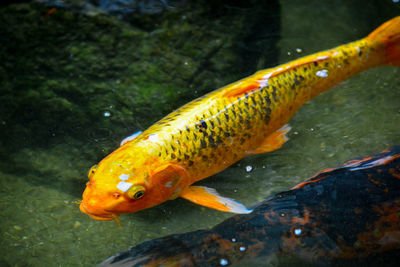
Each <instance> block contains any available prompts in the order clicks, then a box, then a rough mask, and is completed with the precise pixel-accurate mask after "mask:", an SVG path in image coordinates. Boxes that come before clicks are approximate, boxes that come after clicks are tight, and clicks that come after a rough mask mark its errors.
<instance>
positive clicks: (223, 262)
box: [219, 259, 228, 266]
mask: <svg viewBox="0 0 400 267" xmlns="http://www.w3.org/2000/svg"><path fill="white" fill-rule="evenodd" d="M219 264H221V265H222V266H226V265H228V260H226V259H220V260H219Z"/></svg>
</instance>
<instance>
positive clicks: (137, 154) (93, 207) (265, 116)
mask: <svg viewBox="0 0 400 267" xmlns="http://www.w3.org/2000/svg"><path fill="white" fill-rule="evenodd" d="M385 64H389V65H396V66H400V17H396V18H394V19H392V20H390V21H388V22H386V23H384V24H383V25H381V26H380V27H379V28H377V29H376V30H375V31H373V32H372V33H371V34H370V35H368V36H367V37H366V38H364V39H361V40H359V41H355V42H352V43H349V44H346V45H342V46H339V47H336V48H334V49H331V50H327V51H323V52H319V53H316V54H313V55H309V56H306V57H303V58H300V59H297V60H294V61H292V62H289V63H286V64H283V65H280V66H278V67H275V68H271V69H266V70H261V71H258V72H256V73H255V74H254V75H252V76H250V77H248V78H245V79H242V80H240V81H237V82H235V83H232V84H230V85H228V86H225V87H223V88H220V89H218V90H215V91H213V92H211V93H209V94H207V95H205V96H203V97H200V98H198V99H195V100H193V101H192V102H189V103H188V104H186V105H184V106H183V107H181V108H179V109H177V110H176V111H174V112H172V113H170V114H169V115H167V116H166V117H165V118H163V119H162V120H160V121H158V122H157V123H155V124H154V125H152V126H151V127H150V128H148V129H147V130H146V131H144V132H139V133H136V134H134V135H132V136H130V137H127V138H126V139H124V140H123V141H122V142H121V146H120V147H119V148H118V149H117V150H115V151H114V152H112V153H111V154H110V155H108V156H107V157H106V158H104V159H103V160H102V161H101V162H100V163H99V164H98V165H95V166H93V167H92V168H91V169H90V171H89V174H88V177H89V182H88V183H87V186H86V189H85V191H84V193H83V200H82V202H81V204H80V210H81V211H82V212H83V213H86V214H88V215H89V216H90V217H92V218H94V219H97V220H112V219H115V220H117V219H116V218H117V217H118V215H119V214H121V213H129V212H136V211H139V210H143V209H147V208H150V207H153V206H155V205H158V204H160V203H163V202H165V201H167V200H171V199H175V198H177V197H181V198H184V199H187V200H189V201H192V202H194V203H197V204H199V205H203V206H206V207H209V208H214V209H217V210H221V211H227V212H233V213H249V212H251V210H249V209H247V208H246V207H245V206H244V205H242V204H241V203H238V202H236V201H234V200H232V199H230V198H226V197H223V196H221V195H219V194H218V193H217V192H216V191H215V190H214V189H211V188H207V187H202V186H192V184H193V183H195V182H197V181H199V180H202V179H204V178H206V177H209V176H211V175H213V174H216V173H218V172H220V171H222V170H224V169H225V168H227V167H228V166H230V165H232V164H233V163H235V162H237V161H239V160H240V159H242V158H243V157H246V156H248V155H254V154H259V153H265V152H269V151H273V150H276V149H278V148H280V147H281V146H282V145H283V144H284V143H285V142H286V141H287V140H288V138H287V136H286V134H287V132H288V131H289V130H290V127H289V126H288V125H287V124H286V123H287V122H288V121H289V119H290V118H291V117H292V116H293V114H294V113H295V112H296V111H297V110H298V109H299V108H300V107H301V106H302V105H303V104H304V103H305V102H307V101H308V100H310V99H311V98H313V97H315V96H316V95H318V94H320V93H321V92H323V91H326V90H328V89H329V88H331V87H332V86H334V85H336V84H338V83H339V82H341V81H343V80H345V79H347V78H349V77H351V76H353V75H355V74H356V73H359V72H361V71H363V70H366V69H369V68H372V67H375V66H380V65H385Z"/></svg>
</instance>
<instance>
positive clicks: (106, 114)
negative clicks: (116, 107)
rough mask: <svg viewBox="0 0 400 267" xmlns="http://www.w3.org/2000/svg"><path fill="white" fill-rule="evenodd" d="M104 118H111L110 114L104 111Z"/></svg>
mask: <svg viewBox="0 0 400 267" xmlns="http://www.w3.org/2000/svg"><path fill="white" fill-rule="evenodd" d="M103 115H104V117H110V116H111V112H109V111H106V112H104V113H103Z"/></svg>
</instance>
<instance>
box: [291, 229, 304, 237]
mask: <svg viewBox="0 0 400 267" xmlns="http://www.w3.org/2000/svg"><path fill="white" fill-rule="evenodd" d="M293 232H294V234H295V235H301V234H302V232H303V230H301V228H295V229H294V231H293Z"/></svg>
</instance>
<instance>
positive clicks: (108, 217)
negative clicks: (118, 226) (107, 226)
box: [79, 201, 119, 221]
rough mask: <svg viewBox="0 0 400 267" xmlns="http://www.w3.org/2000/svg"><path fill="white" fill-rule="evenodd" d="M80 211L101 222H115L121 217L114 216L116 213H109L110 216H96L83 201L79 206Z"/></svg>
mask: <svg viewBox="0 0 400 267" xmlns="http://www.w3.org/2000/svg"><path fill="white" fill-rule="evenodd" d="M79 209H80V210H81V212H83V213H85V214H87V215H89V216H90V217H91V218H93V219H95V220H99V221H111V220H115V219H117V218H118V216H119V215H117V214H114V213H108V214H104V213H103V214H95V213H92V212H90V211H89V209H88V208H86V206H85V203H84V202H83V201H82V202H81V204H80V205H79Z"/></svg>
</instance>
